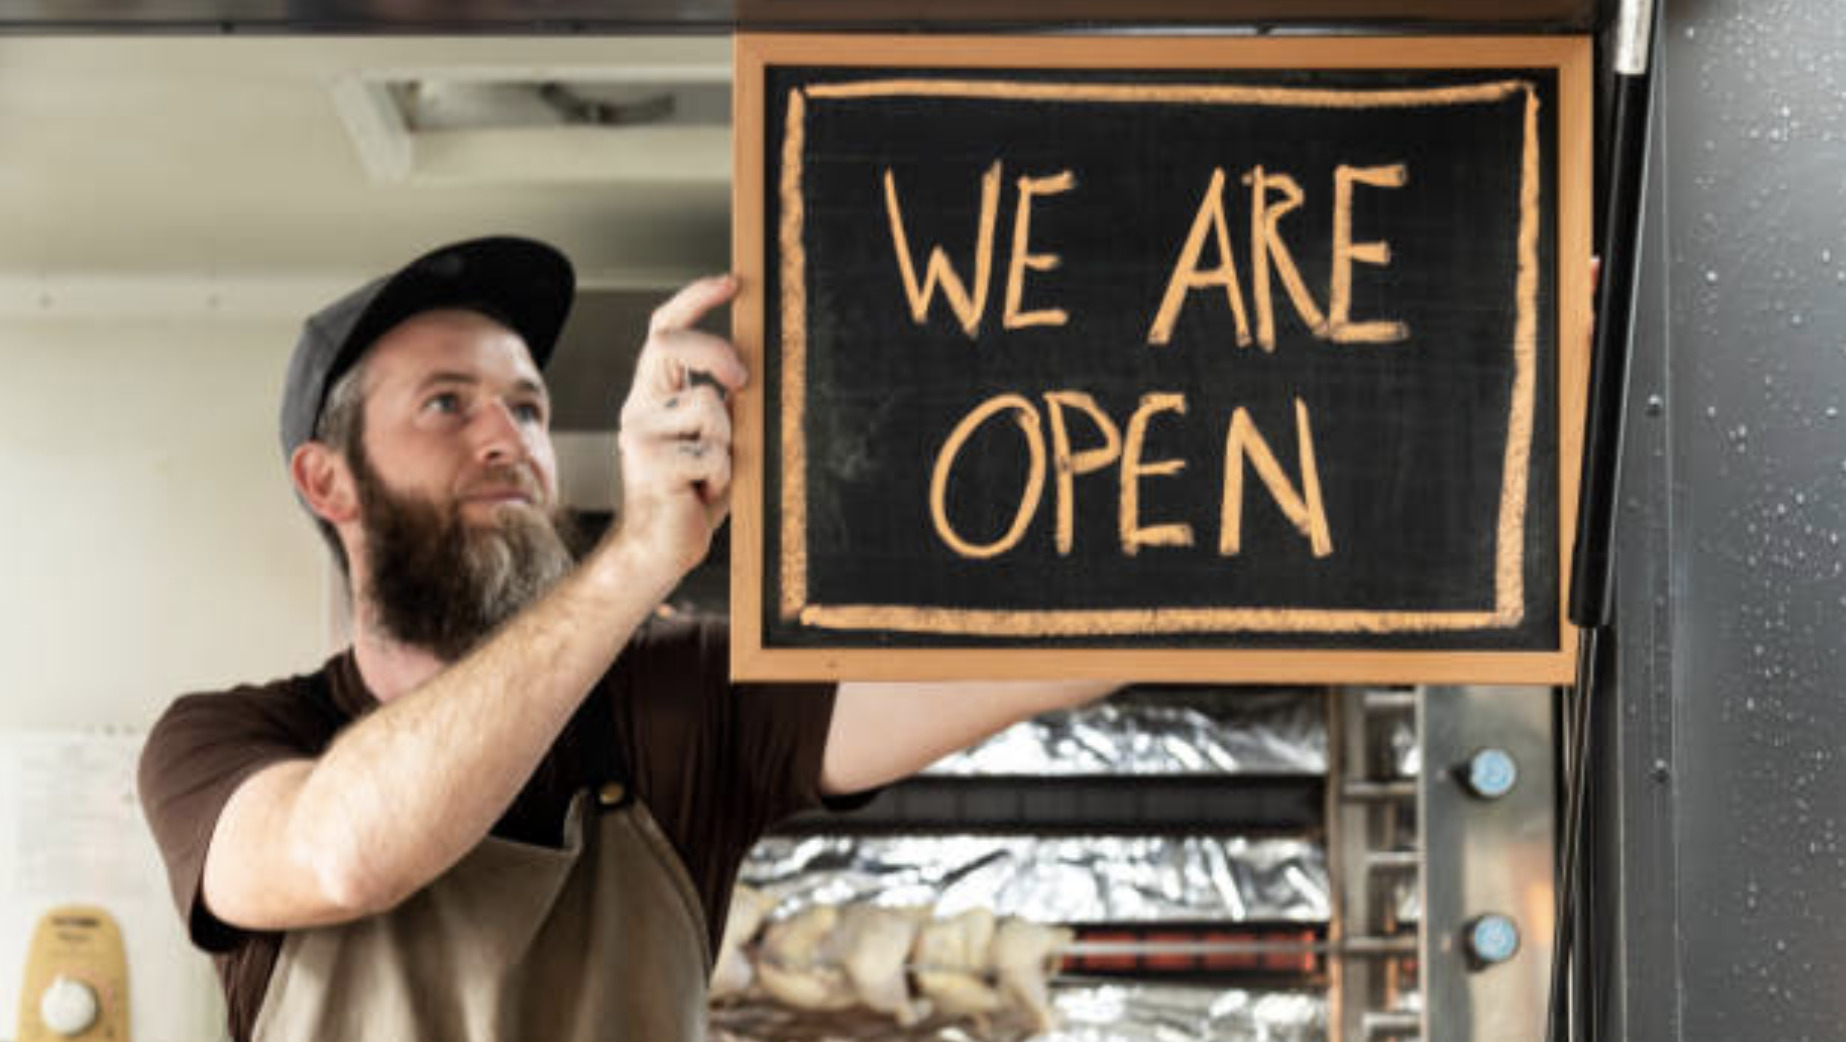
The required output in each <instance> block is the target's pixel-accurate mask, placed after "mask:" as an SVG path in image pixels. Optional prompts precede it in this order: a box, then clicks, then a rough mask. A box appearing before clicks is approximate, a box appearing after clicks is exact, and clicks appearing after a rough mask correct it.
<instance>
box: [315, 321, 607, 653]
mask: <svg viewBox="0 0 1846 1042" xmlns="http://www.w3.org/2000/svg"><path fill="white" fill-rule="evenodd" d="M362 408H363V409H364V410H365V419H364V425H363V436H362V437H361V439H360V442H359V444H358V445H357V446H356V447H355V450H354V451H353V452H352V454H351V457H350V459H349V462H350V463H351V466H352V471H353V478H354V484H355V488H356V490H357V494H358V500H359V506H360V518H359V520H360V528H361V531H362V533H363V538H364V545H365V551H364V554H365V561H366V577H365V582H364V583H363V587H364V589H365V591H366V595H367V597H368V600H369V602H370V604H371V607H372V608H373V613H372V614H373V617H374V619H375V621H376V623H377V624H378V625H380V626H381V627H383V629H384V630H385V631H386V633H387V635H389V636H390V637H392V638H393V639H396V640H398V641H401V642H403V643H407V644H411V645H414V646H418V647H423V648H426V649H427V650H429V651H431V652H433V653H435V654H436V655H437V656H438V657H439V658H442V659H444V660H447V661H453V660H455V659H457V658H459V657H461V655H463V654H465V653H466V652H467V651H468V649H469V648H471V647H473V646H474V645H475V644H476V643H478V642H479V641H480V640H481V639H482V638H483V637H485V636H486V635H487V634H488V633H490V632H491V631H492V630H493V629H494V628H495V627H497V626H498V625H500V624H501V623H502V622H504V621H506V620H507V619H508V618H510V617H512V616H513V615H514V614H516V613H517V612H518V611H519V610H520V609H522V608H523V607H525V606H526V605H527V604H529V603H530V602H531V601H532V600H534V599H536V598H537V597H538V596H539V595H540V594H542V593H543V592H544V591H545V590H546V589H548V588H549V587H550V586H551V585H553V584H554V583H556V582H557V581H558V580H559V579H561V578H562V577H563V576H564V574H565V573H566V572H568V571H569V569H570V566H571V564H572V559H571V555H570V553H569V552H568V550H567V549H566V547H565V544H564V540H563V538H562V536H561V535H560V533H559V526H558V522H557V518H556V513H557V511H556V500H557V492H556V486H557V465H556V461H555V457H554V456H553V454H552V447H551V439H550V435H549V433H548V430H547V424H548V422H549V418H550V414H549V401H548V399H547V398H546V395H545V389H544V384H543V383H542V381H541V380H540V378H539V374H538V370H537V368H536V367H535V366H534V365H533V364H532V360H531V356H530V355H529V353H528V352H527V351H526V347H525V344H524V342H523V341H521V340H520V339H519V337H518V336H517V335H515V334H513V333H511V332H509V331H508V330H507V329H506V328H505V327H503V326H501V325H499V324H498V323H496V322H494V321H493V320H491V319H488V318H486V317H484V316H481V315H478V314H475V313H473V312H466V311H436V312H427V313H425V314H422V315H418V316H416V317H414V318H411V319H409V320H407V321H405V322H404V323H403V324H401V325H399V326H397V327H396V328H395V329H393V330H392V331H391V332H389V333H387V334H386V335H385V336H384V337H382V338H380V339H379V341H378V342H377V343H376V344H374V345H373V347H372V348H371V350H370V352H369V353H368V355H367V359H366V370H365V374H364V404H363V406H362Z"/></svg>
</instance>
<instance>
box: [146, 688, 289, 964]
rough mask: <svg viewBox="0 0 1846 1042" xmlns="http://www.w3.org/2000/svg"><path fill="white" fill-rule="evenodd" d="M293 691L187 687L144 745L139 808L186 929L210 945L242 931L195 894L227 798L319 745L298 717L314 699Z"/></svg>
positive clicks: (229, 943)
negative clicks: (306, 700) (190, 690)
mask: <svg viewBox="0 0 1846 1042" xmlns="http://www.w3.org/2000/svg"><path fill="white" fill-rule="evenodd" d="M297 694H298V693H297V692H296V691H292V690H290V689H289V688H288V687H279V688H240V689H238V690H235V691H229V692H225V693H222V694H210V695H188V696H186V697H184V698H181V699H179V700H178V701H176V702H175V703H173V705H172V706H170V707H169V708H168V709H167V711H166V713H165V714H163V715H162V716H161V718H160V720H159V721H158V722H156V723H155V725H154V728H153V730H152V731H151V732H150V733H149V734H148V739H147V744H146V745H145V746H144V747H143V748H142V750H141V763H140V770H139V777H138V784H139V788H140V794H141V808H142V812H143V813H144V814H145V815H146V817H147V822H148V826H149V828H150V829H151V830H152V831H153V833H154V842H155V845H156V846H158V847H159V848H160V854H161V857H162V858H163V859H164V860H165V861H166V865H167V881H168V884H169V885H170V886H171V888H172V893H173V901H174V903H175V904H176V905H177V906H178V908H179V913H180V916H181V918H183V919H184V920H185V921H186V925H187V931H188V933H189V934H190V936H191V937H192V941H193V943H194V944H196V945H198V946H199V947H200V948H202V949H204V950H206V951H208V952H213V953H220V952H225V951H228V950H230V949H231V948H234V947H236V945H237V944H238V943H239V941H240V940H241V939H242V938H243V937H244V936H245V933H244V931H241V930H239V929H237V928H236V927H233V926H230V925H228V924H226V923H223V922H221V921H219V920H218V919H217V918H216V917H215V916H213V915H212V914H211V912H210V911H209V910H208V909H207V908H205V906H204V902H203V900H202V899H201V894H200V888H201V886H202V884H203V881H204V873H205V854H206V851H207V850H208V849H209V847H210V846H211V839H212V832H213V830H214V829H216V828H217V825H218V816H219V814H220V813H221V812H222V811H223V810H224V805H225V803H226V802H228V801H229V800H230V798H231V794H232V793H234V792H236V791H237V787H238V786H239V785H242V784H243V782H244V781H245V780H246V779H248V778H249V777H250V776H251V775H253V774H255V773H256V772H258V771H260V770H262V769H263V768H265V767H267V766H269V765H271V764H274V763H279V762H281V761H284V760H290V759H299V758H301V757H303V756H312V755H316V754H317V753H318V752H319V749H318V748H316V747H315V745H316V743H315V742H314V740H313V739H312V738H309V737H307V736H306V735H307V734H308V733H311V731H312V729H311V728H306V727H304V725H303V720H302V717H303V715H304V713H305V714H306V715H307V716H309V717H312V716H313V715H314V714H313V712H312V707H310V706H307V705H304V704H302V701H303V700H302V699H301V698H300V697H292V696H297Z"/></svg>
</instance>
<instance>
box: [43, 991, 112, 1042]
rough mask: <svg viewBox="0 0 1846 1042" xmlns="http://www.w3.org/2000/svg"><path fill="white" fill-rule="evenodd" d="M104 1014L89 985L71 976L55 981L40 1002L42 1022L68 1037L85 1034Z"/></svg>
mask: <svg viewBox="0 0 1846 1042" xmlns="http://www.w3.org/2000/svg"><path fill="white" fill-rule="evenodd" d="M101 1012H102V1007H101V1006H99V1005H98V1004H97V1002H96V992H95V991H94V990H92V989H91V988H90V986H89V985H88V984H85V983H83V982H82V981H78V980H72V979H71V978H69V977H58V978H57V979H56V980H53V981H52V982H51V987H49V988H46V989H45V994H43V995H40V996H39V1000H38V1015H39V1019H40V1020H42V1021H44V1022H45V1026H46V1027H48V1028H50V1029H51V1030H53V1031H55V1032H57V1033H58V1034H60V1035H63V1036H64V1037H66V1038H69V1037H71V1036H74V1035H81V1034H83V1033H84V1032H85V1031H86V1030H88V1029H89V1027H90V1025H91V1024H94V1023H96V1016H97V1014H99V1013H101Z"/></svg>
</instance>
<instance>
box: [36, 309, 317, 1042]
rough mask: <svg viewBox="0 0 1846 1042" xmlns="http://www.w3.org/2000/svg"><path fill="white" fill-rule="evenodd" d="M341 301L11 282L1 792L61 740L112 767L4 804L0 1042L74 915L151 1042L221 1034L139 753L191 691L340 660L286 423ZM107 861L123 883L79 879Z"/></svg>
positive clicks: (107, 876) (101, 876) (41, 783)
mask: <svg viewBox="0 0 1846 1042" xmlns="http://www.w3.org/2000/svg"><path fill="white" fill-rule="evenodd" d="M333 292H337V290H334V291H333ZM333 292H329V291H328V288H327V286H323V285H321V284H319V283H303V284H295V283H280V284H270V285H262V284H256V283H252V284H249V285H247V286H244V287H236V286H226V285H216V284H215V285H210V286H207V285H205V284H202V283H193V282H186V281H183V280H174V279H160V278H138V279H134V278H131V279H120V280H97V279H90V280H87V281H83V282H73V281H71V280H37V281H35V282H28V281H22V280H17V279H15V280H0V591H3V592H0V750H4V755H5V756H6V757H8V759H7V762H4V763H0V775H4V776H7V777H9V778H11V779H12V781H14V782H15V783H18V782H20V780H21V779H20V778H13V777H12V774H8V772H9V771H10V772H12V773H13V774H17V773H18V772H20V771H24V770H27V768H28V766H29V764H27V763H26V762H24V761H21V762H13V760H14V759H15V758H16V756H17V754H19V753H20V750H25V749H32V748H38V747H40V746H42V745H44V746H45V747H46V748H57V747H59V743H65V745H66V746H67V747H68V748H69V749H70V750H71V752H70V753H69V754H66V756H67V757H68V756H71V755H75V756H79V757H88V758H90V759H93V760H95V761H96V762H98V763H103V764H106V765H107V766H108V768H109V769H108V770H106V771H104V772H102V774H103V775H107V777H103V776H102V775H98V776H96V777H94V778H91V779H90V780H88V781H80V780H79V779H76V778H72V779H70V780H69V782H68V784H70V785H72V786H76V787H75V788H71V789H68V790H66V791H67V793H68V795H66V796H62V797H60V796H58V795H57V793H56V792H53V791H51V787H53V786H54V783H53V782H51V781H49V780H47V779H45V778H40V777H38V776H37V775H34V776H32V777H33V778H37V781H36V782H34V781H32V779H31V778H28V779H27V783H25V784H13V785H9V786H8V789H9V790H17V791H7V792H4V793H0V822H10V824H11V826H12V827H10V828H6V829H0V831H5V832H7V833H8V834H7V835H0V945H3V946H4V948H5V950H4V951H0V973H4V976H5V978H6V979H4V980H0V998H3V999H4V1000H5V1001H4V1004H3V1007H0V1018H4V1023H3V1024H0V1039H6V1038H10V1037H12V1036H11V1031H12V1020H11V1014H12V1011H13V1010H14V1009H15V1008H16V1007H15V1005H14V1002H15V996H16V990H17V987H18V985H19V982H20V978H19V974H20V972H21V971H20V965H21V964H20V960H21V959H23V957H24V954H25V952H24V945H25V941H26V936H27V934H28V932H29V930H30V927H31V924H32V923H34V922H36V920H37V918H38V916H39V915H40V914H42V913H43V912H44V911H45V910H46V909H48V908H49V907H52V906H54V905H56V904H59V903H62V902H64V901H80V902H86V903H97V904H101V905H103V906H104V907H106V908H108V909H109V910H110V911H112V912H113V913H114V914H115V915H116V917H117V919H118V921H120V922H121V924H122V928H123V934H124V937H125V940H126V941H127V944H128V948H129V958H130V977H131V983H130V987H129V991H130V994H131V996H132V1002H133V1016H134V1025H133V1030H134V1034H135V1036H136V1037H139V1038H143V1039H149V1040H152V1042H162V1040H172V1042H189V1040H191V1042H198V1040H205V1039H212V1038H217V1037H219V1035H220V1033H221V1030H222V1028H221V1025H222V1024H223V1013H222V1010H223V1007H222V1003H221V1000H220V999H219V997H218V995H217V986H216V981H215V979H214V977H213V975H212V973H211V970H210V966H209V963H208V962H207V960H206V959H205V957H204V956H203V955H201V954H199V953H198V952H196V951H194V950H192V949H191V948H190V947H189V945H188V944H187V943H186V940H185V936H184V933H183V930H182V929H181V926H180V920H179V917H178V916H177V914H175V913H174V912H173V911H172V908H171V902H170V900H169V899H168V898H167V896H166V888H165V875H164V869H163V868H162V866H161V865H160V863H159V860H158V857H157V855H156V854H155V851H154V849H153V844H152V842H151V840H150V839H149V838H148V837H147V834H146V830H145V827H144V826H142V825H141V824H140V822H139V821H138V820H135V819H136V818H137V814H136V812H135V811H134V809H133V807H132V787H133V782H132V777H133V760H134V757H135V755H136V753H137V752H138V748H139V742H140V736H139V734H138V732H139V731H140V730H141V729H144V728H146V727H147V726H148V725H150V724H151V723H152V722H153V721H154V719H155V718H156V717H157V716H158V715H159V713H160V712H161V710H162V709H163V708H164V707H165V706H166V705H167V703H168V702H170V701H171V700H172V699H173V698H174V697H176V696H177V695H179V694H182V693H185V692H188V691H197V690H204V689H212V688H219V687H224V686H228V685H231V684H234V683H237V682H240V681H250V680H261V679H266V678H271V677H276V676H282V675H285V674H287V673H291V672H297V671H301V670H305V669H310V668H313V667H314V666H315V665H317V664H318V663H319V662H320V661H321V659H322V658H323V656H324V655H325V653H326V649H327V644H328V639H327V634H328V632H329V630H328V622H327V619H328V608H327V597H328V592H329V591H328V589H327V587H328V585H329V581H330V573H329V570H328V567H327V565H326V559H327V558H326V554H325V551H324V550H323V549H322V548H321V543H320V540H319V538H318V537H317V536H316V535H315V534H314V530H313V528H312V526H311V525H310V524H309V523H308V522H307V520H306V519H305V516H304V515H303V514H302V512H301V510H300V509H299V508H298V507H297V506H296V504H295V501H294V499H293V496H292V495H291V493H290V492H289V488H288V483H287V478H286V476H285V473H284V471H283V469H282V464H281V452H280V449H279V448H278V446H277V434H276V412H277V399H278V396H279V394H280V390H281V384H282V377H283V373H284V369H285V366H286V364H287V358H288V352H289V351H290V349H291V348H292V347H293V344H294V339H295V335H296V330H297V328H298V325H299V322H300V316H301V315H303V314H305V313H307V312H308V311H309V310H311V309H312V308H313V307H314V306H316V305H317V304H318V303H319V302H320V301H322V300H324V299H327V298H329V297H331V296H332V295H333ZM105 728H106V729H107V730H102V729H105ZM77 729H83V730H77ZM86 734H88V735H93V736H94V737H92V738H89V739H85V738H84V737H83V736H84V735H86ZM125 735H126V737H125ZM46 743H50V744H49V745H46ZM45 762H47V763H51V764H57V763H62V762H67V761H66V760H60V759H52V760H47V761H45ZM28 773H30V772H28ZM40 773H41V774H42V773H43V772H42V771H41V772H40ZM85 773H86V774H95V773H96V772H93V771H86V772H85ZM104 797H106V798H104ZM66 800H68V801H71V802H69V803H65V801H66ZM121 801H128V802H127V804H124V803H123V802H121ZM61 805H63V806H68V807H80V806H88V807H90V808H92V810H95V809H96V808H102V809H105V810H106V809H108V808H111V807H113V808H118V809H116V810H114V811H112V813H115V814H118V815H122V817H121V820H120V822H119V823H118V828H120V829H126V830H127V831H128V832H130V833H132V834H130V835H117V836H116V837H115V839H114V840H113V841H112V842H111V841H106V840H101V839H99V836H98V828H99V819H98V816H97V814H95V813H92V814H88V815H84V814H74V813H65V812H62V811H58V810H56V808H57V807H59V806H61ZM47 808H51V809H49V810H48V809H47ZM104 851H106V853H105V852H104ZM86 852H87V853H86ZM46 857H52V858H54V859H62V860H59V861H57V863H58V864H63V865H66V866H67V867H65V868H60V869H55V870H54V869H50V868H48V867H47V863H44V861H43V859H44V858H46ZM99 857H100V858H101V861H102V862H104V863H107V864H109V865H114V866H116V867H115V868H114V869H112V870H111V871H108V872H101V871H88V870H87V869H86V870H79V869H80V868H84V866H89V865H90V864H91V863H92V862H96V861H97V860H98V858H99ZM34 865H37V868H36V869H34V868H32V866H34ZM58 880H61V881H62V882H61V883H58V884H57V885H56V886H53V885H52V881H58ZM48 887H49V888H48ZM59 887H62V889H59Z"/></svg>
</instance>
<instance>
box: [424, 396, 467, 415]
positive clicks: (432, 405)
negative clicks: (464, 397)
mask: <svg viewBox="0 0 1846 1042" xmlns="http://www.w3.org/2000/svg"><path fill="white" fill-rule="evenodd" d="M423 409H424V411H426V412H434V413H441V414H443V415H445V416H452V415H454V414H455V413H458V412H461V396H460V395H458V394H454V393H453V392H448V391H445V392H443V393H442V394H434V395H431V396H430V397H429V399H428V400H427V401H425V402H424V403H423Z"/></svg>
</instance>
